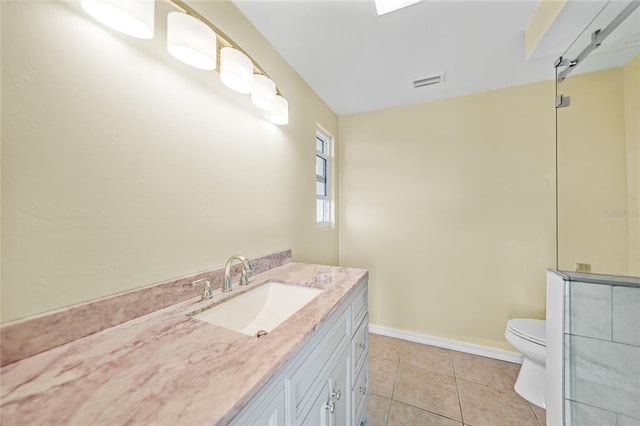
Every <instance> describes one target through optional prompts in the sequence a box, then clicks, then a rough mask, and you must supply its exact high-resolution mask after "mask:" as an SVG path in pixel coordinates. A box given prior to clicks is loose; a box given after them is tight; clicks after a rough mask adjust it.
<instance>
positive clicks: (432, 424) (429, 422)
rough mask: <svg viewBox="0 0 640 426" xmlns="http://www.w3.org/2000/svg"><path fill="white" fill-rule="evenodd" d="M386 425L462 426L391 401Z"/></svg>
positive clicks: (427, 412) (447, 419)
mask: <svg viewBox="0 0 640 426" xmlns="http://www.w3.org/2000/svg"><path fill="white" fill-rule="evenodd" d="M388 424H389V426H418V425H420V426H462V423H460V422H456V421H454V420H451V419H449V418H446V417H442V416H439V415H437V414H434V413H430V412H429V411H425V410H421V409H419V408H416V407H412V406H410V405H407V404H403V403H402V402H398V401H391V410H390V411H389V423H388Z"/></svg>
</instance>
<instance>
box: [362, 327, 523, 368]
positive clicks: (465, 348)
mask: <svg viewBox="0 0 640 426" xmlns="http://www.w3.org/2000/svg"><path fill="white" fill-rule="evenodd" d="M369 331H370V332H371V333H374V334H380V335H382V336H387V337H395V338H396V339H402V340H408V341H409V342H415V343H422V344H424V345H431V346H437V347H439V348H445V349H451V350H454V351H459V352H466V353H468V354H473V355H480V356H485V357H487V358H494V359H499V360H501V361H508V362H515V363H517V364H522V354H520V353H519V352H515V351H508V350H506V349H498V348H492V347H491V346H483V345H476V344H474V343H467V342H461V341H459V340H452V339H444V338H442V337H436V336H429V335H426V334H420V333H415V332H413V331H405V330H400V329H397V328H391V327H384V326H382V325H376V324H369Z"/></svg>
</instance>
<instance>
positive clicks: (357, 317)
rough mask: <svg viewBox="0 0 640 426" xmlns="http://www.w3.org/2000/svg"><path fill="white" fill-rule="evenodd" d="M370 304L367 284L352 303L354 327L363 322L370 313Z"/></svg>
mask: <svg viewBox="0 0 640 426" xmlns="http://www.w3.org/2000/svg"><path fill="white" fill-rule="evenodd" d="M368 303H369V302H368V286H367V285H366V284H365V285H364V287H362V288H361V289H360V290H358V293H357V294H356V296H355V298H354V299H353V301H352V302H351V313H352V315H353V316H352V321H353V325H354V327H356V326H357V325H358V324H360V322H362V319H363V318H364V316H365V315H366V314H367V312H368V311H369V305H368Z"/></svg>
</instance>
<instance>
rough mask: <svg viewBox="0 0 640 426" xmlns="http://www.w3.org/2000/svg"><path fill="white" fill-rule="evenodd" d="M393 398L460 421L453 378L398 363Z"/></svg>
mask: <svg viewBox="0 0 640 426" xmlns="http://www.w3.org/2000/svg"><path fill="white" fill-rule="evenodd" d="M393 399H394V400H397V401H400V402H404V403H405V404H409V405H413V406H414V407H418V408H422V409H423V410H427V411H431V412H433V413H436V414H440V415H442V416H445V417H449V418H452V419H455V420H459V421H461V420H462V418H461V416H460V405H459V403H458V394H457V391H456V384H455V379H454V378H453V377H450V376H445V375H442V374H437V373H432V372H430V371H426V370H421V369H419V368H414V367H409V366H406V365H400V366H399V367H398V376H397V378H396V387H395V390H394V392H393Z"/></svg>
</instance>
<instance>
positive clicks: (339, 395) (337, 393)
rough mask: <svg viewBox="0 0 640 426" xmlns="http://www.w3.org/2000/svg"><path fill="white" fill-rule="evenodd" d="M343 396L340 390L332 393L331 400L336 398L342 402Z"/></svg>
mask: <svg viewBox="0 0 640 426" xmlns="http://www.w3.org/2000/svg"><path fill="white" fill-rule="evenodd" d="M341 396H342V392H340V390H339V389H338V390H337V391H333V392H331V398H335V399H336V401H340V397H341Z"/></svg>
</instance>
